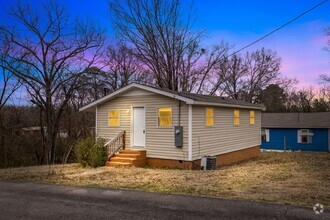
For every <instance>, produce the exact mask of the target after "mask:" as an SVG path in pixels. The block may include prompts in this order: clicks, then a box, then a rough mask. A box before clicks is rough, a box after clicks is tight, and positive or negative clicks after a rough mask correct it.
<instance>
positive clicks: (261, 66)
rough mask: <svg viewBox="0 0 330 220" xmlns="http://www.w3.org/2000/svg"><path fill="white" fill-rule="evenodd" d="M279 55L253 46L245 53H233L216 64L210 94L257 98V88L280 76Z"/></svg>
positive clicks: (237, 97) (259, 89) (250, 100)
mask: <svg viewBox="0 0 330 220" xmlns="http://www.w3.org/2000/svg"><path fill="white" fill-rule="evenodd" d="M279 68H280V58H279V57H278V56H277V54H276V53H275V52H273V51H271V50H265V49H264V48H262V49H261V50H256V51H254V52H251V53H249V52H248V53H246V54H245V56H242V55H239V54H235V55H233V56H232V57H226V58H223V59H221V60H220V61H219V62H218V63H217V64H216V66H215V69H216V71H215V74H214V75H213V77H212V78H211V79H210V80H209V81H211V83H210V84H211V85H212V86H211V89H210V91H209V93H210V94H211V95H213V94H216V93H221V94H224V95H225V96H227V97H230V98H232V99H238V100H244V101H247V102H256V98H257V97H258V95H259V93H260V91H261V90H262V89H264V88H265V87H266V86H267V85H270V84H271V83H273V82H275V81H277V80H278V79H279V75H280V72H279Z"/></svg>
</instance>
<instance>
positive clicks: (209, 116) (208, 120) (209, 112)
mask: <svg viewBox="0 0 330 220" xmlns="http://www.w3.org/2000/svg"><path fill="white" fill-rule="evenodd" d="M205 124H206V126H213V124H214V113H213V108H206V109H205Z"/></svg>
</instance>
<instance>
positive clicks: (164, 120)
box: [157, 107, 173, 127]
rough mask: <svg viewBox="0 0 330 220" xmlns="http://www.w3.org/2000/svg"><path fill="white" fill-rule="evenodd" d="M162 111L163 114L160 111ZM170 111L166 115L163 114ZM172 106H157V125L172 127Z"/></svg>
mask: <svg viewBox="0 0 330 220" xmlns="http://www.w3.org/2000/svg"><path fill="white" fill-rule="evenodd" d="M162 112H163V115H161V113H162ZM168 112H169V113H170V114H169V115H168V116H164V113H165V114H168ZM172 112H173V109H172V107H159V108H158V109H157V127H172V124H173V123H172Z"/></svg>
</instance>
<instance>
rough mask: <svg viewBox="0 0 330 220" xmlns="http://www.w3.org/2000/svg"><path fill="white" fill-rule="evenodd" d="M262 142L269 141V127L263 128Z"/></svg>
mask: <svg viewBox="0 0 330 220" xmlns="http://www.w3.org/2000/svg"><path fill="white" fill-rule="evenodd" d="M261 142H269V129H261Z"/></svg>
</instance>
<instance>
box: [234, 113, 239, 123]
mask: <svg viewBox="0 0 330 220" xmlns="http://www.w3.org/2000/svg"><path fill="white" fill-rule="evenodd" d="M234 125H239V110H234Z"/></svg>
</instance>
